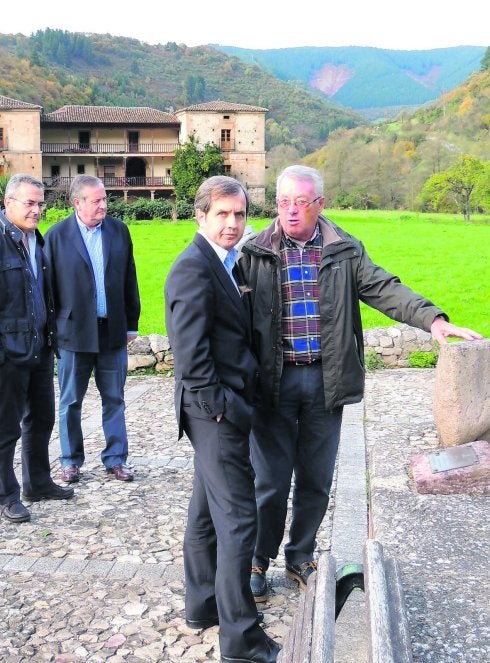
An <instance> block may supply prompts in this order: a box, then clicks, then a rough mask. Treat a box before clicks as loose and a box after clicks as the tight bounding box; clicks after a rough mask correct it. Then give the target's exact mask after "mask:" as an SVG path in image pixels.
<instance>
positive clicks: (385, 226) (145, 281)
mask: <svg viewBox="0 0 490 663" xmlns="http://www.w3.org/2000/svg"><path fill="white" fill-rule="evenodd" d="M325 215H326V216H328V217H329V218H330V219H332V220H333V221H335V222H336V223H338V225H340V226H341V227H342V228H344V229H345V230H346V231H347V232H349V233H351V234H353V235H355V236H356V237H357V238H358V239H360V240H361V241H362V242H363V243H364V246H365V247H366V250H367V251H368V253H369V255H370V256H371V259H372V260H373V261H374V262H376V263H377V264H379V265H381V266H383V267H384V268H385V269H387V270H388V271H390V272H392V273H393V274H396V275H397V276H399V277H400V279H401V280H402V281H403V283H405V284H406V285H408V286H410V287H411V288H412V289H413V290H415V291H416V292H419V293H421V294H423V295H424V296H426V297H428V298H429V299H431V300H432V301H433V302H434V303H436V304H437V305H438V306H440V307H441V308H442V309H443V310H444V311H446V313H448V315H449V316H450V318H451V321H452V322H454V323H455V324H457V325H461V326H465V327H471V328H472V329H476V330H477V331H479V332H480V333H482V334H483V335H484V336H486V337H489V336H490V315H489V309H490V218H489V217H484V218H483V219H482V218H481V217H478V221H475V222H473V223H465V222H463V221H462V218H461V217H460V216H456V215H442V214H415V213H409V212H386V211H378V210H377V211H367V212H364V211H339V210H327V211H326V212H325ZM250 223H251V225H252V226H253V228H254V230H260V229H262V228H263V227H265V226H266V225H267V224H268V223H270V220H255V219H254V220H251V221H250ZM45 229H46V226H41V231H43V230H45ZM129 229H130V232H131V236H132V238H133V243H134V254H135V260H136V268H137V272H138V281H139V286H140V293H141V300H142V313H141V319H140V330H139V331H140V334H150V333H159V334H162V333H164V332H165V326H164V313H163V311H164V305H163V284H164V282H165V278H166V276H167V274H168V271H169V269H170V267H171V265H172V263H173V261H174V260H175V257H176V256H177V255H178V254H179V253H180V252H181V251H182V250H183V249H184V248H185V246H187V244H188V243H189V242H190V241H191V240H192V237H193V236H194V233H195V231H196V224H195V222H194V221H177V222H170V221H169V222H162V223H148V224H147V223H144V222H140V223H138V222H137V223H133V224H131V225H130V226H129ZM362 317H363V324H364V327H365V328H369V327H377V326H387V325H391V324H394V323H393V321H392V320H390V318H387V317H386V316H384V315H383V314H381V313H379V312H377V311H375V310H373V309H371V308H369V307H367V306H363V307H362Z"/></svg>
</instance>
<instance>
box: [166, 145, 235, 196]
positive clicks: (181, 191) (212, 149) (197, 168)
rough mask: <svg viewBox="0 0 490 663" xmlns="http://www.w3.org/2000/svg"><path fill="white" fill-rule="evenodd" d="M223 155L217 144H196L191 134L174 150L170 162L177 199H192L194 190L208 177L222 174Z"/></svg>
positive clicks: (194, 193)
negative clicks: (185, 141)
mask: <svg viewBox="0 0 490 663" xmlns="http://www.w3.org/2000/svg"><path fill="white" fill-rule="evenodd" d="M223 174H224V167H223V155H222V154H221V151H220V149H219V147H218V146H217V145H214V144H213V143H206V144H205V145H204V146H202V147H201V146H200V145H199V144H198V141H197V138H196V137H195V136H194V135H192V136H190V137H189V140H188V141H187V143H185V145H183V146H182V147H180V148H179V149H178V150H176V152H175V159H174V162H173V164H172V180H173V183H174V185H175V196H176V198H177V200H194V197H195V195H196V191H197V190H198V188H199V187H200V185H201V184H202V182H204V180H205V179H207V178H208V177H212V176H213V175H223Z"/></svg>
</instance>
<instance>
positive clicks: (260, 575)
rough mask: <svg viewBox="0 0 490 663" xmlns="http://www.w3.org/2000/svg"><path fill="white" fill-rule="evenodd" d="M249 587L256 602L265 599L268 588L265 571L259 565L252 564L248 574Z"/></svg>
mask: <svg viewBox="0 0 490 663" xmlns="http://www.w3.org/2000/svg"><path fill="white" fill-rule="evenodd" d="M250 588H251V590H252V594H253V595H254V599H255V602H256V603H260V602H261V601H265V600H267V594H268V593H269V588H268V585H267V578H266V575H265V571H264V569H263V568H262V567H261V566H252V573H251V575H250Z"/></svg>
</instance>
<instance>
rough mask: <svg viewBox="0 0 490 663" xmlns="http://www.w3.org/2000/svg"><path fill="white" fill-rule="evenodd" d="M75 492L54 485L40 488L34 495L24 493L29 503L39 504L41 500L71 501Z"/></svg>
mask: <svg viewBox="0 0 490 663" xmlns="http://www.w3.org/2000/svg"><path fill="white" fill-rule="evenodd" d="M74 494H75V491H74V490H73V488H65V487H64V486H58V485H57V484H55V483H52V484H51V485H50V486H47V487H46V488H39V490H36V491H35V492H34V493H26V492H25V491H24V493H22V496H23V497H24V499H26V500H29V502H39V501H41V500H69V499H71V498H72V497H73V495H74Z"/></svg>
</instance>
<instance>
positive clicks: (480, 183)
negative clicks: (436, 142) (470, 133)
mask: <svg viewBox="0 0 490 663" xmlns="http://www.w3.org/2000/svg"><path fill="white" fill-rule="evenodd" d="M489 189H490V167H489V165H488V164H487V163H485V162H484V161H480V159H477V158H475V157H472V156H469V155H468V154H464V155H462V156H461V157H460V159H459V160H458V162H457V163H456V164H455V165H454V166H453V167H452V168H450V169H449V170H446V171H444V172H442V173H436V174H435V175H433V176H432V177H429V179H428V180H427V181H426V183H425V184H424V186H423V189H422V191H421V194H420V200H421V202H422V203H423V204H425V205H427V206H429V207H430V208H432V209H433V210H434V211H446V210H447V209H448V208H449V207H450V206H451V203H453V204H454V205H455V206H456V209H457V210H458V211H459V212H461V213H462V214H463V216H464V218H465V220H466V221H469V220H470V214H471V208H472V204H473V206H474V207H476V206H478V205H479V204H480V203H482V204H483V205H484V204H485V200H488V196H489ZM475 193H477V194H478V197H479V198H480V200H476V196H475Z"/></svg>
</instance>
